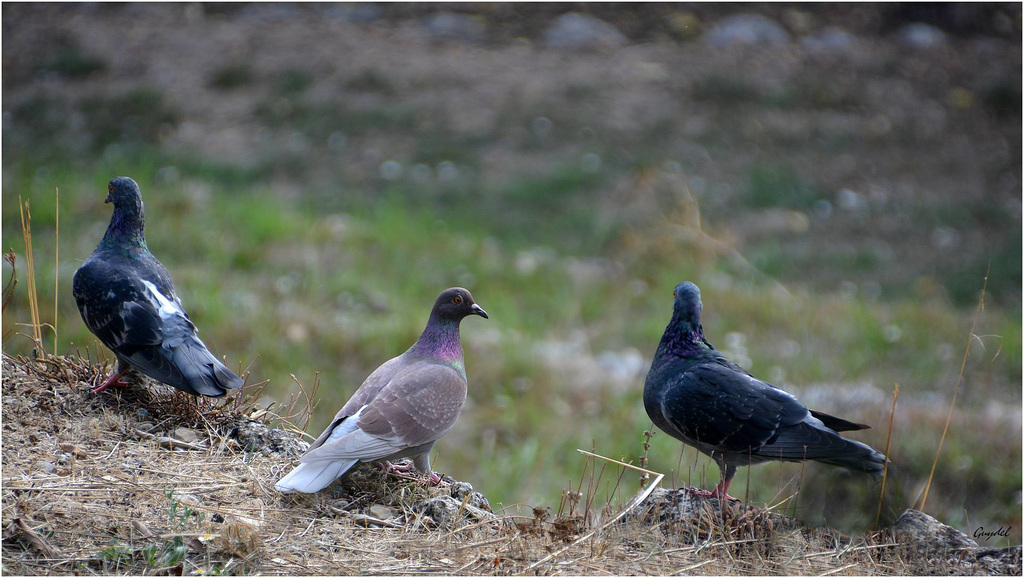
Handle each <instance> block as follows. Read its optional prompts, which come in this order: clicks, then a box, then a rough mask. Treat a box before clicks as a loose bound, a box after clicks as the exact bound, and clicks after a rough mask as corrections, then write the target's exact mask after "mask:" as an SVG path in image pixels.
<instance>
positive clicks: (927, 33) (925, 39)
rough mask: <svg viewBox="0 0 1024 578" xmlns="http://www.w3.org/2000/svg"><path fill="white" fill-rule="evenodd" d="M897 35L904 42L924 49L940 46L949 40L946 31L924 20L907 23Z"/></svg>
mask: <svg viewBox="0 0 1024 578" xmlns="http://www.w3.org/2000/svg"><path fill="white" fill-rule="evenodd" d="M896 37H897V39H899V41H900V42H902V43H903V44H906V45H907V46H910V47H913V48H919V49H922V50H927V49H930V48H939V47H941V46H945V45H946V44H947V43H948V42H949V40H948V39H947V37H946V33H945V32H943V31H941V30H939V29H938V28H936V27H934V26H932V25H930V24H925V23H923V22H914V23H913V24H907V25H906V26H904V27H902V28H900V30H899V32H897V33H896Z"/></svg>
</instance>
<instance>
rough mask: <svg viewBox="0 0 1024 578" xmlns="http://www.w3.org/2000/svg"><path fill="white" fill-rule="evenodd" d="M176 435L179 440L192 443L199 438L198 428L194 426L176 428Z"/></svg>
mask: <svg viewBox="0 0 1024 578" xmlns="http://www.w3.org/2000/svg"><path fill="white" fill-rule="evenodd" d="M174 437H175V438H176V439H178V440H181V441H183V442H187V443H190V444H191V443H195V442H196V441H197V440H198V439H199V434H197V433H196V430H194V429H192V428H187V427H179V428H178V429H176V430H174Z"/></svg>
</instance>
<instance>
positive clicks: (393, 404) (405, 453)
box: [274, 287, 488, 494]
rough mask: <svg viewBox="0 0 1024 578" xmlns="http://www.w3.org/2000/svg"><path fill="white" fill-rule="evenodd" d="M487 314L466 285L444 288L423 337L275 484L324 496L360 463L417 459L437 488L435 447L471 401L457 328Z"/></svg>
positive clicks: (379, 372)
mask: <svg viewBox="0 0 1024 578" xmlns="http://www.w3.org/2000/svg"><path fill="white" fill-rule="evenodd" d="M468 315H479V316H480V317H483V318H484V319H487V318H488V316H487V312H486V311H484V310H483V309H482V308H481V307H480V306H479V305H477V304H476V302H475V301H473V296H472V295H471V294H470V293H469V291H467V290H466V289H463V288H461V287H452V288H450V289H445V290H444V291H443V292H442V293H441V295H440V296H438V298H437V301H435V302H434V308H433V309H432V310H431V311H430V318H429V319H428V320H427V326H426V328H425V329H424V330H423V333H422V334H421V335H420V337H419V339H418V340H417V341H416V343H415V344H413V346H412V347H410V348H409V349H408V350H407V351H406V352H405V353H403V354H401V355H399V356H398V357H395V358H392V359H390V360H388V361H386V362H384V363H383V364H382V365H381V366H380V367H378V368H377V369H376V370H374V372H373V373H371V374H370V376H369V377H367V378H366V380H365V381H363V384H362V385H361V386H359V389H357V390H356V392H355V393H354V394H353V395H352V397H351V399H349V400H348V402H347V403H346V404H345V406H344V407H342V408H341V411H339V412H338V414H337V415H335V416H334V419H333V420H332V421H331V425H329V426H327V429H325V430H324V432H323V433H322V434H320V437H318V438H317V439H316V441H314V442H313V444H312V445H311V446H310V449H309V451H307V452H306V454H305V455H303V456H302V458H301V463H300V464H299V465H298V466H297V467H296V468H295V469H294V470H292V471H291V473H289V474H288V475H286V476H285V477H283V478H281V480H280V481H278V482H277V484H276V485H275V486H274V487H275V488H277V490H278V491H280V492H283V493H292V492H303V493H307V494H312V493H315V492H318V491H320V490H322V489H324V488H326V487H327V486H328V485H330V483H331V482H333V481H334V480H336V479H337V478H340V477H341V476H342V475H343V474H344V473H345V472H347V471H348V470H349V468H351V467H352V466H353V465H355V463H356V462H382V465H383V466H384V467H385V468H387V469H394V470H401V469H405V470H408V469H409V466H392V465H391V464H390V460H397V459H399V458H412V467H414V468H415V469H416V470H418V471H420V472H422V473H424V474H427V475H428V476H429V479H430V481H431V483H433V484H439V483H441V478H440V476H438V475H437V474H435V473H432V472H431V471H430V448H431V447H433V445H434V442H436V441H437V440H438V439H440V438H441V436H443V435H444V434H446V433H448V430H450V429H452V426H454V425H455V421H456V420H457V419H458V418H459V413H460V412H461V411H462V406H463V405H465V403H466V388H467V381H466V366H465V364H464V362H463V358H462V340H461V338H460V337H459V323H460V322H461V321H462V319H463V318H465V317H466V316H468Z"/></svg>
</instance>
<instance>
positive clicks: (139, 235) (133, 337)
mask: <svg viewBox="0 0 1024 578" xmlns="http://www.w3.org/2000/svg"><path fill="white" fill-rule="evenodd" d="M106 202H107V203H113V204H114V214H113V215H112V216H111V217H110V225H108V226H107V232H106V234H105V235H103V240H102V241H100V244H99V246H97V247H96V250H95V251H93V252H92V255H90V256H89V258H88V259H86V261H85V263H84V264H83V265H82V266H81V267H80V268H79V269H78V271H76V272H75V279H74V283H73V289H74V295H75V302H76V303H78V311H79V313H81V314H82V320H83V321H85V325H86V327H88V328H89V331H92V332H93V334H94V335H96V337H98V338H99V339H100V342H102V343H103V345H106V346H107V347H108V348H110V350H111V351H113V352H114V355H116V356H117V360H118V367H117V371H116V372H115V373H114V374H113V375H111V376H110V378H109V379H107V380H106V381H105V382H103V384H102V385H100V386H98V387H96V388H95V389H93V390H92V392H93V393H99V392H101V391H103V390H104V389H106V388H108V387H110V386H111V385H124V383H122V382H121V381H119V379H120V377H121V375H123V374H124V372H125V371H127V370H128V369H130V368H131V367H134V368H136V369H138V370H139V371H141V372H142V373H144V374H145V375H148V376H149V377H152V378H153V379H155V380H157V381H160V382H163V383H166V384H167V385H171V386H174V387H176V388H178V389H180V390H182V391H184V392H186V393H190V394H192V395H207V396H211V397H220V396H222V395H224V394H225V393H226V392H227V390H229V389H235V388H237V387H239V386H241V385H242V378H240V377H238V376H237V375H235V374H234V373H232V372H231V370H229V369H228V368H227V367H224V364H223V363H221V362H220V361H218V360H217V358H216V357H214V356H213V354H212V353H210V351H209V350H208V349H206V345H204V344H203V342H202V341H200V339H199V336H198V335H196V326H195V325H193V324H192V321H191V320H189V318H188V314H187V313H185V310H184V309H182V307H181V300H180V299H178V296H177V295H176V294H175V293H174V283H172V282H171V276H170V275H169V274H168V273H167V269H165V268H164V266H163V265H161V264H160V261H157V260H156V257H154V256H153V254H152V253H150V252H149V248H148V247H147V246H146V238H145V236H144V235H143V231H142V230H143V227H144V226H145V217H144V215H143V211H142V195H141V193H140V192H139V185H137V184H136V183H135V181H133V180H132V179H130V178H128V177H117V178H115V179H113V180H111V181H110V184H109V185H107V200H106Z"/></svg>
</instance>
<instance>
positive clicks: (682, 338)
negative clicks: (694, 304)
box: [658, 315, 710, 357]
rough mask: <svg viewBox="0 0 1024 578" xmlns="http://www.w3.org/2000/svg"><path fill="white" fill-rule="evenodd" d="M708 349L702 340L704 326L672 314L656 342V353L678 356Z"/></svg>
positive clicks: (694, 353) (689, 355) (687, 355)
mask: <svg viewBox="0 0 1024 578" xmlns="http://www.w3.org/2000/svg"><path fill="white" fill-rule="evenodd" d="M707 349H710V347H709V345H708V343H707V341H705V340H704V328H703V327H702V326H701V324H700V321H699V320H697V321H696V322H694V321H693V320H692V319H682V318H680V316H676V315H673V316H672V321H671V322H670V323H669V325H668V327H667V328H666V329H665V334H664V335H662V337H661V343H659V344H658V354H661V353H671V354H673V355H676V356H678V357H692V356H694V355H697V354H699V353H701V352H703V351H705V350H707Z"/></svg>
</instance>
